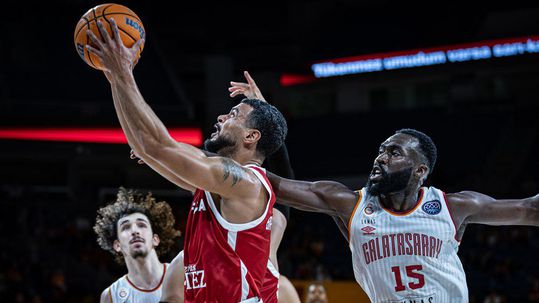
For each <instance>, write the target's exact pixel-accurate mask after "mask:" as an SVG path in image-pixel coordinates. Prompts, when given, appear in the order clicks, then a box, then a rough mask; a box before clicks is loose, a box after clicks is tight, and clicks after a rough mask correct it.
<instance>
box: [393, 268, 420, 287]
mask: <svg viewBox="0 0 539 303" xmlns="http://www.w3.org/2000/svg"><path fill="white" fill-rule="evenodd" d="M404 269H405V270H406V275H407V276H408V277H409V278H412V279H415V280H417V281H414V282H410V283H408V287H410V289H418V288H421V287H423V286H425V276H424V275H423V274H422V273H419V272H418V271H420V270H422V269H423V266H422V265H408V266H406V267H404ZM391 271H392V272H393V274H394V275H395V291H403V290H405V289H406V287H405V286H404V285H403V284H402V277H401V270H400V267H399V266H393V267H391Z"/></svg>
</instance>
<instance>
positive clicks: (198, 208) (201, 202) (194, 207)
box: [191, 199, 206, 213]
mask: <svg viewBox="0 0 539 303" xmlns="http://www.w3.org/2000/svg"><path fill="white" fill-rule="evenodd" d="M191 210H192V211H193V213H196V212H197V211H206V206H204V200H203V199H200V200H199V201H198V205H197V202H196V201H195V202H193V205H192V206H191Z"/></svg>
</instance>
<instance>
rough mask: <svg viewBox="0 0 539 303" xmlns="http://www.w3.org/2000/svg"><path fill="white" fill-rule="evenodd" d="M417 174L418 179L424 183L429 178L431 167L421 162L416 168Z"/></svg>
mask: <svg viewBox="0 0 539 303" xmlns="http://www.w3.org/2000/svg"><path fill="white" fill-rule="evenodd" d="M415 174H416V176H417V179H418V180H419V181H420V183H421V184H422V183H423V181H424V180H425V179H427V177H428V175H429V167H428V166H427V165H425V164H420V165H419V166H418V167H417V169H416V170H415Z"/></svg>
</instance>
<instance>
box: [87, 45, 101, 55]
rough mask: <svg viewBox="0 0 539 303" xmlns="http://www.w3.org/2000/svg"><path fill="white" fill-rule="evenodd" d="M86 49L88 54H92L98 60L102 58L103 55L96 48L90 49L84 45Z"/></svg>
mask: <svg viewBox="0 0 539 303" xmlns="http://www.w3.org/2000/svg"><path fill="white" fill-rule="evenodd" d="M86 49H87V50H88V51H89V52H90V53H92V54H94V55H96V56H98V57H99V58H101V57H103V53H102V52H101V51H100V50H98V49H97V48H94V47H92V46H91V45H86Z"/></svg>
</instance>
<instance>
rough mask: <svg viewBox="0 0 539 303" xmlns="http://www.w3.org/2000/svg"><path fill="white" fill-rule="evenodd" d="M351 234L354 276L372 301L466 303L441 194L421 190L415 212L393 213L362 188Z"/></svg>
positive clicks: (452, 227) (452, 231)
mask: <svg viewBox="0 0 539 303" xmlns="http://www.w3.org/2000/svg"><path fill="white" fill-rule="evenodd" d="M348 230H349V231H350V249H351V251H352V262H353V267H354V275H355V277H356V280H357V282H358V283H359V285H360V286H361V287H362V288H363V290H364V291H365V293H366V294H367V295H368V296H369V298H370V299H371V301H372V302H428V303H440V302H468V288H467V286H466V277H465V274H464V269H463V268H462V264H461V262H460V259H459V257H458V256H457V251H458V247H459V244H460V243H459V241H457V239H456V231H457V230H456V227H455V224H454V221H453V218H452V217H451V212H450V209H449V208H448V205H447V201H446V199H445V194H444V193H443V192H442V191H441V190H439V189H436V188H434V187H422V188H421V189H420V194H419V200H418V201H417V204H416V206H415V207H414V208H413V209H411V210H410V211H408V212H406V213H394V212H392V211H390V210H387V209H384V207H383V206H382V205H381V203H380V201H379V199H378V197H377V196H371V195H369V193H368V192H367V190H366V189H365V188H363V189H362V190H361V191H360V198H359V201H358V202H357V205H356V207H355V209H354V212H353V214H352V217H351V219H350V222H349V227H348Z"/></svg>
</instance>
